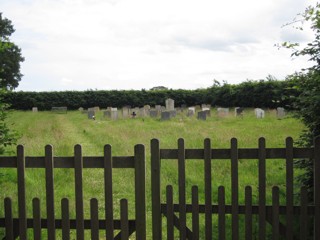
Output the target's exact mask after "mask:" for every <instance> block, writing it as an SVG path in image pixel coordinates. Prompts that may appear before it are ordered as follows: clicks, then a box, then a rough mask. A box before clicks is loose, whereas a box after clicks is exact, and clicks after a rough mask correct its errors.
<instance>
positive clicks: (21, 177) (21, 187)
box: [17, 145, 27, 240]
mask: <svg viewBox="0 0 320 240" xmlns="http://www.w3.org/2000/svg"><path fill="white" fill-rule="evenodd" d="M17 175H18V182H17V184H18V208H19V209H18V211H19V236H20V239H21V240H26V239H27V215H26V183H25V156H24V148H23V146H22V145H18V146H17Z"/></svg>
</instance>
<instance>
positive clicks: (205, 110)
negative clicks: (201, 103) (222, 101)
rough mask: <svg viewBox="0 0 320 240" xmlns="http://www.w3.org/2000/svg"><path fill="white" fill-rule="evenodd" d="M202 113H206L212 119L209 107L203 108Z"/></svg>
mask: <svg viewBox="0 0 320 240" xmlns="http://www.w3.org/2000/svg"><path fill="white" fill-rule="evenodd" d="M202 111H203V112H205V113H206V114H207V117H210V116H211V111H210V108H208V107H204V108H202Z"/></svg>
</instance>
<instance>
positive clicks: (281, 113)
mask: <svg viewBox="0 0 320 240" xmlns="http://www.w3.org/2000/svg"><path fill="white" fill-rule="evenodd" d="M285 115H286V114H285V111H284V108H282V107H278V108H277V118H278V119H282V118H284V116H285Z"/></svg>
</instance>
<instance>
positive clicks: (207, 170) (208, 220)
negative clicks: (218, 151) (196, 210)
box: [204, 138, 212, 240]
mask: <svg viewBox="0 0 320 240" xmlns="http://www.w3.org/2000/svg"><path fill="white" fill-rule="evenodd" d="M204 181H205V182H204V184H205V238H206V239H207V240H211V239H212V183H211V181H212V174H211V140H210V139H209V138H206V139H205V140H204Z"/></svg>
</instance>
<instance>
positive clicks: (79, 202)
mask: <svg viewBox="0 0 320 240" xmlns="http://www.w3.org/2000/svg"><path fill="white" fill-rule="evenodd" d="M82 168H83V159H82V150H81V145H79V144H77V145H76V146H75V147H74V176H75V179H74V180H75V181H74V182H75V192H76V228H77V239H78V240H84V217H83V188H82V180H83V179H82Z"/></svg>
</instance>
